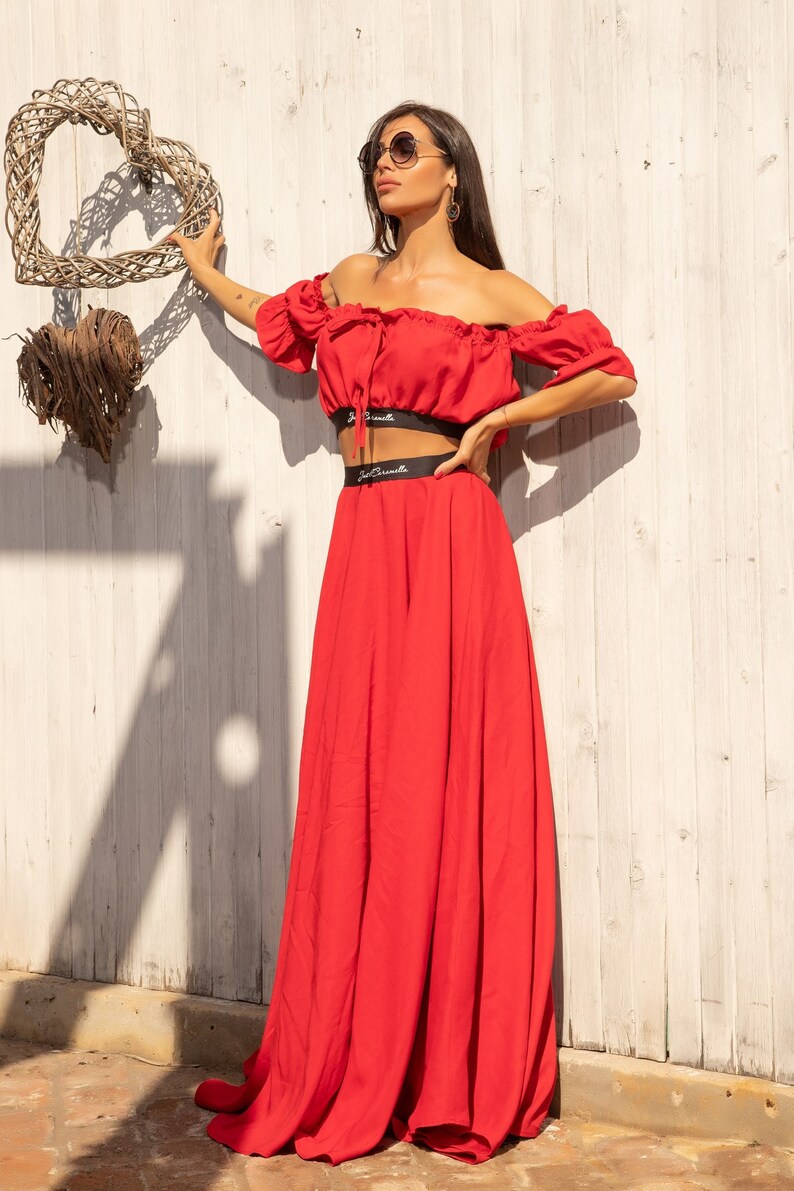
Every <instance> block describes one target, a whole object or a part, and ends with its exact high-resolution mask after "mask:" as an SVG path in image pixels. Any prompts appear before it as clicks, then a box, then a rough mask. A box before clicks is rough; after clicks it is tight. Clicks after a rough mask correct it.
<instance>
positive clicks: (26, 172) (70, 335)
mask: <svg viewBox="0 0 794 1191" xmlns="http://www.w3.org/2000/svg"><path fill="white" fill-rule="evenodd" d="M66 120H68V121H69V122H70V123H71V124H88V125H90V126H91V128H93V130H94V131H95V132H98V133H100V134H101V135H103V136H104V135H107V134H109V133H112V134H113V135H114V136H115V137H116V138H117V139H118V140H119V142H120V143H121V146H122V149H123V150H124V155H125V157H126V159H127V161H128V162H129V163H130V165H131V166H134V167H135V168H136V169H137V171H138V177H139V178H140V181H141V182H142V183H143V185H144V187H145V188H146V190H147V192H150V191H151V189H152V185H153V181H154V177H155V174H158V175H159V177H158V180H161V179H162V177H163V176H164V175H167V176H168V177H169V178H171V179H172V181H173V182H174V184H175V186H176V188H177V190H178V192H179V194H180V196H181V199H182V201H183V204H184V210H183V212H182V217H181V219H180V220H179V222H178V223H177V225H176V227H175V228H170V229H169V232H170V231H178V232H181V233H182V234H183V235H186V236H194V235H198V234H199V233H200V232H201V231H202V230H203V228H204V227H205V226H206V224H207V222H208V216H209V210H210V208H212V207H214V206H216V205H217V198H218V187H217V186H216V184H215V182H214V181H213V179H212V176H211V174H210V171H209V167H208V166H207V165H206V164H205V163H204V162H203V161H199V160H198V159H197V158H196V156H195V154H194V152H193V150H192V149H191V148H190V146H189V145H186V144H185V143H184V142H183V141H177V140H172V139H171V138H170V137H158V136H155V135H154V133H153V132H152V126H151V120H150V117H149V110H148V108H144V109H141V108H140V107H139V106H138V103H137V101H136V100H135V99H134V98H133V97H132V96H131V95H129V94H127V92H126V91H124V90H123V89H122V88H121V87H120V86H119V85H118V83H114V82H99V81H97V79H94V78H87V79H71V80H69V79H59V80H58V82H57V83H55V85H54V86H53V87H50V88H49V90H46V91H34V92H33V96H32V99H31V101H30V103H26V104H24V105H23V106H22V107H21V108H20V109H19V110H18V112H17V113H16V115H15V116H14V117H13V118H12V119H11V121H10V123H9V125H8V131H7V133H6V142H5V158H4V161H5V171H6V200H7V202H6V215H5V226H6V231H7V232H8V234H9V236H10V237H11V245H12V252H13V255H14V261H15V264H16V274H15V275H16V280H17V281H18V282H19V283H20V284H22V285H49V286H53V287H58V288H60V289H78V288H85V287H92V288H93V287H101V288H103V289H104V288H113V287H115V286H119V285H124V284H125V283H126V282H131V281H149V280H151V279H152V278H154V277H162V276H164V275H166V274H168V273H173V272H175V271H177V270H179V269H184V267H185V262H184V258H183V256H182V252H181V250H180V249H179V247H178V245H176V244H173V243H170V244H169V243H165V242H163V243H162V244H157V245H154V246H153V247H151V248H143V249H141V250H140V251H136V252H121V253H118V254H116V255H115V256H111V257H105V258H100V257H92V256H84V255H81V254H74V255H72V256H68V257H65V256H57V255H56V254H55V253H54V252H52V251H51V250H50V249H49V248H48V247H47V246H46V245H45V244H43V243H42V242H41V216H40V212H39V194H38V189H39V184H40V182H41V175H42V166H43V163H44V149H45V146H46V143H47V138H48V137H49V136H51V135H52V133H53V132H54V131H55V129H56V128H58V127H59V126H60V125H61V124H63V123H64V121H66ZM28 330H30V328H28ZM24 343H25V346H24V347H23V349H22V352H21V354H20V356H19V358H18V360H17V367H18V371H19V380H20V388H21V389H22V390H23V394H24V399H25V401H26V403H27V404H28V406H30V407H31V408H32V409H33V410H34V411H35V413H36V415H37V417H38V420H39V422H41V423H43V422H45V421H46V422H49V423H50V425H52V422H53V420H60V421H62V422H63V423H64V425H65V426H66V428H67V433H71V434H73V435H74V436H76V437H77V439H78V440H79V442H80V443H81V444H82V445H83V446H90V447H93V448H94V449H95V450H97V451H99V453H100V454H101V455H102V458H103V459H104V460H105V462H108V461H109V459H110V442H111V438H110V436H111V434H115V433H118V431H119V429H120V419H121V417H122V416H123V415H124V413H126V411H127V409H128V407H129V404H130V399H131V396H132V392H133V390H134V388H135V387H136V385H137V384H138V383H139V381H140V377H141V373H142V361H141V356H140V347H139V343H138V337H137V335H136V334H135V330H134V328H133V326H132V323H131V322H130V320H129V319H128V318H127V317H126V315H122V314H119V312H118V311H114V310H105V309H102V308H100V309H98V310H91V312H90V314H89V315H87V316H86V318H84V319H81V321H80V322H79V323H78V324H77V327H75V328H74V329H73V330H72V329H69V328H64V327H57V326H55V325H54V324H53V323H47V324H46V325H45V326H44V327H41V328H40V329H39V330H38V331H37V332H35V333H31V339H30V340H25V341H24Z"/></svg>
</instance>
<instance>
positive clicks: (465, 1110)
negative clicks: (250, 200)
mask: <svg viewBox="0 0 794 1191" xmlns="http://www.w3.org/2000/svg"><path fill="white" fill-rule="evenodd" d="M324 276H325V274H322V273H321V274H319V275H318V276H317V277H315V278H314V280H313V281H311V282H309V281H304V282H297V283H296V284H295V285H293V286H290V288H289V289H288V290H286V291H285V293H283V294H277V295H275V296H274V297H272V298H270V299H268V300H267V301H266V302H265V303H264V304H263V305H261V306H260V307H259V310H258V312H257V333H258V336H259V340H260V343H261V344H262V347H263V349H264V351H265V352H266V353H267V355H268V356H269V357H270V358H271V359H273V360H276V361H277V362H278V363H279V364H281V365H282V366H284V367H286V368H290V369H292V370H293V371H296V372H305V371H308V369H309V368H310V367H311V363H312V360H313V358H314V352H315V348H317V367H318V376H319V386H320V400H321V404H322V407H323V409H324V410H325V411H326V413H330V412H331V411H332V410H333V409H335V408H338V407H339V406H341V405H350V404H351V403H353V402H355V403H356V405H357V408H358V411H359V414H360V413H361V410H362V409H363V408H364V407H365V406H366V404H367V403H368V402H370V401H371V402H372V404H373V405H374V406H377V405H394V406H397V407H399V408H406V409H416V410H419V411H420V412H425V413H431V414H435V415H437V416H439V417H443V418H452V419H453V420H459V421H469V420H472V419H474V418H476V417H477V416H478V415H481V414H482V413H484V412H486V411H487V410H488V409H490V408H494V407H495V406H497V405H499V404H503V403H504V402H505V401H506V400H509V399H511V397H513V396H514V395H515V394H516V392H517V387H516V386H515V382H514V381H513V379H512V373H511V359H512V356H511V353H512V352H515V353H517V354H519V355H523V356H524V358H526V359H533V360H537V361H539V362H544V363H548V364H549V366H552V367H560V370H561V371H562V370H563V369H569V370H570V369H576V368H577V367H578V368H584V367H587V366H588V365H587V361H588V360H594V359H597V360H599V361H605V362H606V363H611V364H612V365H616V366H621V367H626V365H628V369H629V372H628V373H626V374H627V375H628V374H630V369H631V365H630V364H628V361H626V364H624V363H623V360H625V357H623V356H622V353H620V352H619V349H616V348H612V347H611V341H610V340H609V333H608V332H607V331H606V329H605V328H603V327H602V324H600V323H598V322H597V320H595V319H594V316H589V317H588V312H574V314H572V315H568V314H567V311H566V308H565V307H557V308H555V311H554V312H552V314H551V315H550V316H549V318H548V319H545V320H541V321H538V322H534V323H527V324H524V325H523V326H521V327H516V328H508V329H506V330H505V331H500V330H498V329H497V330H488V329H487V328H483V327H478V326H469V325H467V324H464V323H462V322H461V321H460V320H459V319H456V318H452V317H450V316H440V315H431V314H429V313H428V312H426V311H419V310H410V309H404V310H401V311H390V312H380V311H378V310H374V309H372V308H364V307H360V306H357V305H355V306H354V305H347V306H343V307H340V308H337V310H336V311H334V310H331V309H329V308H328V307H327V306H326V305H325V303H324V302H323V301H322V296H321V289H320V284H319V283H320V281H321V279H322V278H323V277H324ZM598 366H599V367H600V366H603V364H602V363H599V365H598ZM569 374H570V372H569ZM353 541H355V542H356V546H357V549H355V550H351V548H350V547H351V543H352V542H353ZM555 914H556V861H555V836H554V818H553V803H552V789H551V779H550V774H549V764H548V756H547V749H546V739H545V735H544V726H543V715H542V709H541V700H540V693H539V690H538V680H537V673H536V668H535V660H534V656H533V649H532V641H531V637H530V630H529V622H528V619H527V613H526V607H525V603H524V596H523V592H522V587H521V581H520V576H519V572H518V566H517V563H516V558H515V552H514V550H513V543H512V540H511V536H510V532H509V530H508V528H507V524H506V522H505V518H504V515H503V513H502V509H501V506H500V505H499V502H498V500H497V498H496V496H495V495H494V493H493V492H492V491H491V489H490V488H489V487H488V486H487V485H486V484H485V483H483V481H482V480H481V479H480V478H479V477H478V476H475V475H474V474H473V473H472V472H470V471H468V470H467V469H466V468H465V467H463V468H461V469H459V470H457V471H455V472H451V473H449V474H448V475H446V476H443V477H442V478H441V479H436V478H435V477H433V476H426V477H418V478H411V479H400V480H391V481H383V482H380V483H374V484H371V485H367V484H364V485H362V486H361V487H357V486H351V487H341V488H340V491H339V495H338V499H337V505H336V511H335V516H334V521H333V525H332V530H331V536H330V541H329V548H328V556H327V559H326V564H325V570H324V573H323V580H322V585H321V590H320V599H319V604H318V611H317V620H316V626H315V632H314V640H313V647H312V658H311V669H310V675H309V688H308V695H307V702H306V709H305V721H304V731H303V741H302V746H301V756H300V768H299V775H298V805H297V812H296V820H295V830H294V837H293V843H292V853H291V858H290V868H289V875H288V881H287V890H286V900H285V907H284V915H283V921H282V928H281V936H280V941H279V947H278V955H277V960H276V971H275V978H274V987H273V995H272V999H271V1003H270V1005H269V1007H268V1012H267V1018H266V1023H265V1026H264V1032H263V1036H262V1040H261V1043H260V1045H259V1047H258V1048H257V1049H256V1050H255V1051H254V1052H253V1054H251V1055H249V1056H248V1058H247V1059H246V1060H245V1062H244V1063H243V1076H244V1077H245V1081H244V1083H242V1084H241V1085H237V1084H232V1083H228V1082H226V1081H224V1080H220V1079H216V1078H211V1079H207V1080H204V1081H203V1082H202V1083H200V1084H199V1086H198V1088H197V1089H196V1092H195V1101H196V1104H198V1105H200V1106H201V1107H203V1108H207V1109H210V1110H212V1111H213V1112H214V1113H216V1114H217V1115H215V1116H214V1117H213V1118H212V1120H211V1121H209V1123H208V1124H207V1133H208V1134H209V1136H210V1137H212V1138H214V1139H215V1140H216V1141H219V1142H221V1143H223V1144H225V1145H227V1146H229V1147H231V1148H232V1149H234V1150H236V1151H238V1152H239V1153H243V1154H259V1155H262V1156H265V1157H268V1156H271V1155H273V1154H276V1153H278V1152H279V1151H280V1150H282V1149H284V1148H290V1149H294V1151H295V1152H296V1153H297V1154H298V1155H300V1156H301V1157H302V1158H317V1159H321V1160H324V1161H326V1162H329V1163H331V1164H332V1165H337V1164H338V1163H340V1162H342V1161H344V1160H346V1159H348V1158H354V1157H357V1156H360V1155H362V1154H366V1153H368V1152H369V1151H370V1150H372V1149H373V1148H374V1147H375V1146H376V1145H377V1144H378V1143H379V1141H380V1140H381V1139H382V1138H383V1136H384V1135H385V1134H386V1133H387V1132H388V1133H391V1134H392V1135H393V1136H394V1137H397V1138H399V1139H402V1140H407V1141H414V1140H415V1141H420V1142H423V1143H424V1144H426V1145H428V1146H430V1147H431V1148H432V1149H434V1150H436V1151H438V1152H440V1153H443V1154H447V1155H449V1156H450V1157H452V1158H455V1159H458V1160H459V1161H462V1162H467V1163H479V1162H484V1161H486V1160H487V1159H488V1158H490V1157H491V1156H492V1155H493V1154H494V1153H495V1152H496V1150H498V1148H499V1147H500V1146H501V1145H502V1143H503V1142H504V1141H505V1139H506V1137H507V1136H508V1134H513V1135H516V1136H520V1137H535V1136H536V1135H537V1133H538V1132H539V1130H540V1127H541V1125H542V1123H543V1120H544V1118H545V1117H546V1116H547V1114H548V1108H549V1104H550V1101H551V1098H552V1094H553V1091H554V1086H555V1082H556V1076H557V1054H556V1031H555V1012H554V1004H553V995H552V962H553V955H554V940H555Z"/></svg>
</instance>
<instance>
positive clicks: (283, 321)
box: [255, 273, 328, 372]
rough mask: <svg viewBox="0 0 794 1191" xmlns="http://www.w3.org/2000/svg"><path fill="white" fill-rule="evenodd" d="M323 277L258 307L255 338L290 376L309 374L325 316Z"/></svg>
mask: <svg viewBox="0 0 794 1191" xmlns="http://www.w3.org/2000/svg"><path fill="white" fill-rule="evenodd" d="M326 276H327V273H318V274H317V275H316V277H313V278H312V279H311V280H304V281H296V282H294V283H293V284H292V285H290V286H288V287H287V289H285V290H284V292H283V293H280V294H273V295H272V297H270V298H267V299H266V300H265V301H264V302H262V303H261V304H260V305H259V306H258V307H257V311H256V316H255V325H256V334H257V338H258V339H259V344H260V346H261V348H262V351H263V352H264V353H265V355H266V356H267V357H268V359H269V360H272V361H273V363H274V364H280V365H281V367H282V368H288V369H289V370H290V372H308V371H309V369H310V368H311V366H312V361H313V360H314V350H315V347H316V345H317V337H318V336H319V334H320V331H321V330H322V329H323V325H324V324H325V321H326V318H327V315H328V307H327V306H326V304H325V301H324V300H323V294H322V286H321V284H320V283H321V281H322V279H323V277H326Z"/></svg>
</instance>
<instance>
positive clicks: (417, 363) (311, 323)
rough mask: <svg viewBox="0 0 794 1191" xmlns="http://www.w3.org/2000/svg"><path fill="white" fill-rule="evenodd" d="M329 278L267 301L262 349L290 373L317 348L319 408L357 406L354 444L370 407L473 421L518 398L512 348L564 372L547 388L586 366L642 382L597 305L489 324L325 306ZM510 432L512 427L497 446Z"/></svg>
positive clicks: (417, 312) (428, 313)
mask: <svg viewBox="0 0 794 1191" xmlns="http://www.w3.org/2000/svg"><path fill="white" fill-rule="evenodd" d="M327 276H328V272H325V273H318V274H317V275H316V277H314V278H312V280H305V281H296V282H295V283H294V284H293V285H290V286H289V287H288V288H287V289H286V290H284V292H283V293H280V294H273V296H272V297H270V298H267V299H266V300H265V301H264V302H262V303H261V305H260V306H259V307H258V308H257V311H256V333H257V337H258V339H259V343H260V345H261V347H262V350H263V352H264V353H265V355H266V356H267V357H268V358H269V359H271V360H272V361H273V362H274V363H276V364H280V365H281V367H282V368H288V369H290V371H292V372H308V371H309V369H310V368H311V366H312V361H313V359H314V353H315V350H316V352H317V376H318V380H319V393H318V396H319V401H320V405H321V407H322V409H323V411H324V413H325V414H326V415H328V416H329V417H330V415H331V414H332V413H333V411H334V410H336V409H339V408H340V407H342V406H353V407H354V408H355V410H356V434H355V448H356V450H357V449H358V447H359V446H363V445H364V441H365V435H366V423H365V421H364V417H363V413H364V410H365V409H366V408H367V406H369V405H371V406H372V407H373V408H374V407H384V406H385V407H392V408H395V409H408V410H416V411H417V412H418V413H423V414H431V415H432V416H433V417H437V418H444V419H448V420H450V421H453V422H462V423H464V424H468V423H469V422H474V421H476V420H477V419H478V418H481V417H483V416H484V415H485V414H486V413H489V412H490V411H491V410H493V409H497V408H498V407H499V406H501V405H505V404H506V403H508V402H510V401H516V400H518V399H519V398H520V397H521V395H522V394H521V389H520V387H519V385H518V382H517V381H516V379H515V377H514V375H513V358H512V357H513V354H515V355H516V356H518V357H519V358H520V359H522V360H528V361H529V362H530V363H532V364H541V365H543V366H544V367H545V368H552V369H556V370H557V374H556V376H554V377H553V378H552V379H551V380H549V381H547V382H546V384H545V385H543V388H544V389H548V388H549V387H550V386H551V385H558V384H560V383H561V382H562V381H566V380H570V378H571V377H572V376H577V375H578V374H579V373H580V372H585V371H586V370H587V369H588V368H601V369H603V370H604V371H605V372H612V373H615V374H616V375H618V376H628V377H631V379H632V380H636V377H635V375H634V368H633V365H632V363H631V361H630V360H629V358H628V356H627V355H626V354H625V352H623V351H621V349H620V348H619V347H616V346H615V345H614V344H613V342H612V336H611V335H610V333H609V331H608V330H607V328H606V327H605V326H604V324H603V323H602V322H601V321H600V320H599V319H598V318H597V317H596V316H595V314H593V312H592V310H586V309H584V310H571V311H570V312H569V310H568V307H567V306H565V305H560V306H555V307H554V309H553V310H552V311H550V313H549V315H548V317H547V318H542V319H534V320H531V321H530V322H526V323H520V324H519V325H517V326H514V327H504V328H501V327H485V326H481V325H480V324H479V323H465V322H463V320H462V319H459V318H457V316H456V315H453V314H436V313H435V312H434V311H432V310H421V309H419V308H418V307H415V306H399V307H397V308H396V309H394V310H381V309H380V307H378V306H362V305H361V303H360V302H344V303H342V304H341V305H340V306H328V305H327V303H326V302H325V299H324V298H323V295H322V285H321V282H322V280H323V278H324V277H327ZM506 439H507V427H506V426H505V427H503V428H501V429H499V430H497V432H496V434H495V435H494V437H493V439H492V441H491V448H490V449H491V450H492V451H493V450H496V448H497V447H501V446H502V444H503V443H504V442H505V440H506Z"/></svg>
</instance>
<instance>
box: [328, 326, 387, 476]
mask: <svg viewBox="0 0 794 1191" xmlns="http://www.w3.org/2000/svg"><path fill="white" fill-rule="evenodd" d="M359 329H361V330H362V331H363V332H365V333H366V340H365V341H364V342H362V345H361V349H360V350H359V352H358V358H357V360H356V367H355V372H354V374H353V391H352V393H351V394H350V404H351V405H352V406H353V408H354V409H355V411H356V429H355V434H354V440H353V457H354V458H355V456H356V454H357V452H358V449H359V447H361V450H362V452H363V450H364V447H365V445H366V441H367V423H366V419H365V414H366V410H367V407H368V405H369V395H370V384H371V382H372V370H373V368H374V367H375V360H376V359H377V358H378V354H379V353H380V349H381V344H382V343H383V319H382V318H381V316H380V313H379V312H378V311H377V310H363V309H362V308H361V307H360V306H359V305H358V304H356V305H355V313H353V314H350V315H347V316H343V317H341V318H339V319H335V320H334V322H333V324H332V325H331V326H330V327H329V328H328V336H329V338H333V337H334V336H335V335H339V334H342V333H343V332H348V333H349V334H353V335H355V333H356V331H357V330H359ZM363 338H364V336H363V335H362V339H363Z"/></svg>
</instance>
